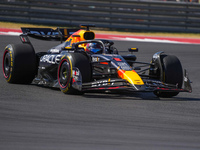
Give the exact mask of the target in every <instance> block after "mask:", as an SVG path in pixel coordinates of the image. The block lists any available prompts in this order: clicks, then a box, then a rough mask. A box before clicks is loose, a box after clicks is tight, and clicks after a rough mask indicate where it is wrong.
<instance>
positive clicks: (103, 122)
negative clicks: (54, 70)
mask: <svg viewBox="0 0 200 150" xmlns="http://www.w3.org/2000/svg"><path fill="white" fill-rule="evenodd" d="M32 41H33V44H34V45H35V46H34V47H35V49H36V51H37V52H38V51H46V50H48V49H49V48H51V47H53V46H54V45H56V44H59V43H58V42H44V41H43V42H41V41H39V40H32ZM19 42H20V40H19V37H16V36H0V49H1V51H0V60H1V61H0V66H2V55H3V51H4V47H5V46H6V45H7V44H8V43H19ZM115 46H116V47H117V48H118V50H119V52H120V54H128V52H127V49H128V48H129V47H138V48H139V52H138V53H136V55H137V60H138V61H146V62H149V61H150V60H151V58H152V55H153V54H154V53H155V52H157V51H165V52H166V53H167V54H172V55H176V56H178V57H179V59H180V61H181V62H182V66H183V68H186V69H187V70H188V72H189V76H190V79H191V80H192V81H193V83H192V87H193V93H180V94H179V95H178V96H176V97H174V98H157V97H156V96H154V95H153V94H152V93H124V92H121V93H109V94H108V93H102V94H101V93H86V94H85V95H82V96H76V95H65V94H63V93H62V92H61V91H60V90H58V89H52V88H46V87H41V86H36V85H15V84H8V83H6V81H5V79H4V77H3V73H2V69H0V149H1V150H199V149H200V92H199V91H200V78H199V76H200V61H199V57H200V48H199V45H189V44H163V43H159V44H158V43H143V42H128V41H115Z"/></svg>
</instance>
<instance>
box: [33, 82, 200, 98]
mask: <svg viewBox="0 0 200 150" xmlns="http://www.w3.org/2000/svg"><path fill="white" fill-rule="evenodd" d="M36 86H38V87H41V88H48V89H49V90H53V91H60V89H59V88H54V87H46V86H42V85H36ZM60 92H61V91H60ZM61 94H63V93H62V92H61ZM180 94H181V93H180ZM70 95H72V94H70ZM74 95H75V96H80V97H84V98H100V99H117V100H119V99H121V100H151V101H152V100H153V101H200V98H192V97H181V95H180V96H179V95H178V96H175V97H172V98H160V97H157V96H156V95H154V94H153V92H130V91H94V92H86V93H84V94H83V95H76V94H74ZM66 96H67V94H66Z"/></svg>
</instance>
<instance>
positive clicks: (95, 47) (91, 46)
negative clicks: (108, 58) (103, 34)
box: [85, 43, 103, 54]
mask: <svg viewBox="0 0 200 150" xmlns="http://www.w3.org/2000/svg"><path fill="white" fill-rule="evenodd" d="M85 50H86V52H88V53H91V54H101V53H102V52H103V47H102V45H101V44H99V43H88V44H87V45H86V48H85Z"/></svg>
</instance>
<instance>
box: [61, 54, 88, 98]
mask: <svg viewBox="0 0 200 150" xmlns="http://www.w3.org/2000/svg"><path fill="white" fill-rule="evenodd" d="M73 67H76V68H78V69H79V70H80V72H81V75H82V82H83V83H84V82H89V81H91V64H90V61H89V60H88V58H87V57H86V56H85V55H83V54H81V53H71V54H70V56H63V57H62V58H61V60H60V63H59V65H58V83H59V86H60V90H61V91H62V92H63V93H65V94H83V92H82V91H79V90H77V89H74V88H73V87H72V80H73V79H72V73H73Z"/></svg>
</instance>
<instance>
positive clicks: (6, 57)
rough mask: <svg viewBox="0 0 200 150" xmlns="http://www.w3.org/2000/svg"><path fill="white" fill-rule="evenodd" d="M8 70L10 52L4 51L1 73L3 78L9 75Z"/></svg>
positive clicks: (9, 67) (9, 66)
mask: <svg viewBox="0 0 200 150" xmlns="http://www.w3.org/2000/svg"><path fill="white" fill-rule="evenodd" d="M10 70H11V61H10V54H9V53H8V51H5V53H4V57H3V74H4V77H5V78H8V77H9V75H10Z"/></svg>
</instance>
